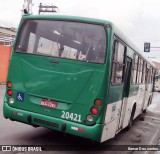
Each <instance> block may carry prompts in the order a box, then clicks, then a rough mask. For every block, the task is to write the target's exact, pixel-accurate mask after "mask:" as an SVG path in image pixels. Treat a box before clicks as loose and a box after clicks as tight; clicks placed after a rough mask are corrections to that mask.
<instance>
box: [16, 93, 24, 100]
mask: <svg viewBox="0 0 160 154" xmlns="http://www.w3.org/2000/svg"><path fill="white" fill-rule="evenodd" d="M16 100H17V101H20V102H23V101H24V93H22V92H17V96H16Z"/></svg>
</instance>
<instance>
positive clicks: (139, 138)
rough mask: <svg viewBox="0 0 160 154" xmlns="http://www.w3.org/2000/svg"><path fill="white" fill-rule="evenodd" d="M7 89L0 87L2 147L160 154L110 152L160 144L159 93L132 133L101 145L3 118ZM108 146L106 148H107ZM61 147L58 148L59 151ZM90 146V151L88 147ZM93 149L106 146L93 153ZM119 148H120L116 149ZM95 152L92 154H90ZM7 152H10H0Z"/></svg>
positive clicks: (145, 152) (56, 151)
mask: <svg viewBox="0 0 160 154" xmlns="http://www.w3.org/2000/svg"><path fill="white" fill-rule="evenodd" d="M4 92H5V86H2V85H0V145H35V146H36V145H44V146H46V145H49V146H50V147H51V146H52V149H54V147H55V150H53V151H45V152H41V153H56V154H57V153H105V154H110V153H114V154H119V153H127V154H128V153H134V154H137V153H144V154H148V153H149V154H150V153H151V154H152V153H154V154H159V151H156V152H155V151H141V152H139V151H136V150H131V151H121V152H120V151H118V152H116V151H114V152H110V151H107V148H108V147H107V146H112V145H121V146H122V147H123V145H131V147H132V145H139V146H141V145H160V93H154V96H153V101H152V104H151V105H150V106H149V107H148V109H147V112H146V113H145V114H144V115H143V118H137V119H136V120H135V121H134V123H133V126H132V128H131V129H130V130H129V131H126V130H123V131H121V132H120V133H119V134H118V135H117V136H116V137H115V138H114V139H111V140H109V141H106V142H104V143H102V144H98V143H95V142H92V141H90V140H87V139H84V138H80V137H76V136H72V135H66V134H63V133H60V132H56V131H53V130H49V129H46V128H42V127H38V128H34V127H32V126H29V125H26V124H22V123H19V122H16V121H10V120H9V119H5V118H4V117H3V95H4ZM66 145H70V147H71V146H73V149H74V150H71V149H66ZM106 145H107V146H106ZM57 147H58V149H57ZM86 147H88V148H86ZM92 147H93V149H94V150H95V147H103V148H100V150H96V151H94V150H93V151H92ZM117 148H119V147H118V146H117ZM91 151H92V152H91ZM0 153H8V152H0ZM9 153H18V154H20V153H23V154H26V153H33V152H9Z"/></svg>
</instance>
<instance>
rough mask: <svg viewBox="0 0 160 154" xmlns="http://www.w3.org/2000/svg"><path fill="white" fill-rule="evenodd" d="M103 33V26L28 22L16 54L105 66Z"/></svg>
mask: <svg viewBox="0 0 160 154" xmlns="http://www.w3.org/2000/svg"><path fill="white" fill-rule="evenodd" d="M106 44H107V42H106V32H105V29H104V27H103V26H100V25H94V24H87V23H78V22H68V21H51V20H27V21H25V23H24V24H23V26H22V28H21V31H20V35H19V37H18V41H17V43H16V48H15V50H16V52H22V53H29V54H36V55H44V56H52V57H59V58H66V59H74V60H79V61H86V62H93V63H104V61H105V52H106Z"/></svg>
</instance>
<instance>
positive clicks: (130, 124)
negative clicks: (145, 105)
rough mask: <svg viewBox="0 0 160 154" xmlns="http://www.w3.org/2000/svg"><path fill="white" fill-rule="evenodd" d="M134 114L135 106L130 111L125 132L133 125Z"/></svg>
mask: <svg viewBox="0 0 160 154" xmlns="http://www.w3.org/2000/svg"><path fill="white" fill-rule="evenodd" d="M134 113H135V106H134V107H133V109H132V113H131V116H130V120H129V123H128V126H127V130H129V129H130V128H131V126H132V124H133V118H134Z"/></svg>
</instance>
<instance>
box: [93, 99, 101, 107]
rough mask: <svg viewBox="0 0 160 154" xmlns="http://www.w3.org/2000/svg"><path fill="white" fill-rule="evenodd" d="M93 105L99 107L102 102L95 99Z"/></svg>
mask: <svg viewBox="0 0 160 154" xmlns="http://www.w3.org/2000/svg"><path fill="white" fill-rule="evenodd" d="M94 104H95V105H96V106H101V105H102V100H100V99H96V100H95V101H94Z"/></svg>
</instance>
